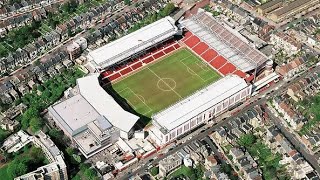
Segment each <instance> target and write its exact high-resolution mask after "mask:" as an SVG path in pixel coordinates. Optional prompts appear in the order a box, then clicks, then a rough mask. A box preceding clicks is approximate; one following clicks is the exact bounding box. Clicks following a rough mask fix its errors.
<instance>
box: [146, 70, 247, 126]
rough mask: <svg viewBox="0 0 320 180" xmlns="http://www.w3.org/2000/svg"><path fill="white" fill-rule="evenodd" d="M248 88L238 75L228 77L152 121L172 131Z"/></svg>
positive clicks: (156, 116) (164, 111)
mask: <svg viewBox="0 0 320 180" xmlns="http://www.w3.org/2000/svg"><path fill="white" fill-rule="evenodd" d="M246 87H248V85H247V83H246V82H245V80H243V79H242V78H240V77H239V76H236V75H228V76H226V77H224V78H222V79H220V80H219V81H217V82H215V83H213V84H211V85H209V86H208V87H206V88H204V89H202V90H200V91H198V92H196V93H195V94H193V95H191V96H189V97H188V98H185V99H184V100H182V101H180V102H178V103H176V104H174V105H173V106H171V107H169V108H167V109H165V110H163V111H161V112H159V113H158V114H156V115H154V116H153V117H152V119H153V121H156V122H157V123H158V124H159V125H160V126H162V127H164V128H166V129H167V130H168V131H170V130H172V129H174V128H176V127H178V126H180V125H181V124H183V123H185V122H187V121H188V120H190V119H192V118H193V117H195V116H197V115H198V114H200V113H201V112H203V111H205V110H207V109H209V108H211V107H212V106H214V105H216V104H218V103H220V102H221V101H223V100H224V99H226V98H228V97H230V96H232V95H234V94H235V93H237V92H239V91H241V90H242V89H244V88H246Z"/></svg>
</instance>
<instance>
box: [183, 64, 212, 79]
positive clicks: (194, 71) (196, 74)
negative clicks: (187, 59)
mask: <svg viewBox="0 0 320 180" xmlns="http://www.w3.org/2000/svg"><path fill="white" fill-rule="evenodd" d="M180 62H181V63H182V64H183V65H185V66H186V67H187V69H190V71H192V72H193V73H190V74H194V75H196V76H198V77H199V78H200V79H201V80H202V81H203V82H206V81H208V79H207V80H205V79H203V78H202V77H201V76H200V75H199V74H198V73H196V72H195V71H194V70H192V69H191V68H190V67H189V66H188V65H186V64H185V63H184V62H183V61H180Z"/></svg>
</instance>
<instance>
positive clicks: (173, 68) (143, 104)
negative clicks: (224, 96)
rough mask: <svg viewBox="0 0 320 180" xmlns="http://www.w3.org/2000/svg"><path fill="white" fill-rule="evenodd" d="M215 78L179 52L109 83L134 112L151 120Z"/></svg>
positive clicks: (188, 53)
mask: <svg viewBox="0 0 320 180" xmlns="http://www.w3.org/2000/svg"><path fill="white" fill-rule="evenodd" d="M219 78H220V75H219V74H218V73H217V72H216V71H214V70H213V69H212V68H210V67H209V66H208V65H207V64H205V63H204V62H203V61H202V60H201V59H199V57H197V56H196V55H195V54H193V53H192V52H191V51H190V50H188V49H186V48H183V49H180V50H177V51H175V52H173V53H172V54H170V55H168V56H166V57H164V58H162V59H161V60H158V61H157V62H156V63H154V64H151V65H146V66H145V67H143V69H141V70H139V71H138V72H136V73H134V74H132V75H129V76H128V77H125V78H124V79H121V80H120V81H117V82H115V83H113V84H112V88H113V90H114V91H116V92H117V93H118V95H120V96H121V97H122V98H124V99H125V100H126V101H127V103H128V104H129V105H130V106H131V107H132V108H133V109H134V110H135V111H136V112H138V113H140V114H142V115H144V116H147V117H151V116H152V115H153V114H154V113H157V112H159V111H161V110H163V109H165V108H167V107H169V106H170V105H172V104H174V103H176V102H177V101H179V100H181V99H184V98H185V97H187V96H189V95H191V94H192V93H194V92H196V91H197V90H199V89H202V88H204V87H205V86H207V85H209V84H211V83H213V82H215V81H217V80H218V79H219Z"/></svg>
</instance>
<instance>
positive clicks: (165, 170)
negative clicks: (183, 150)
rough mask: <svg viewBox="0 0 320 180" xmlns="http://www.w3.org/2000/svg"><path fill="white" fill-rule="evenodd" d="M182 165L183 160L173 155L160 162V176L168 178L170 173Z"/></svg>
mask: <svg viewBox="0 0 320 180" xmlns="http://www.w3.org/2000/svg"><path fill="white" fill-rule="evenodd" d="M181 165H182V159H181V157H180V156H179V155H177V154H173V155H170V156H168V157H166V158H164V159H162V160H161V161H160V162H159V176H161V177H166V176H167V175H168V174H169V173H170V172H172V171H173V170H175V169H177V168H178V167H180V166H181Z"/></svg>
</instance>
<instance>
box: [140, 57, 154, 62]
mask: <svg viewBox="0 0 320 180" xmlns="http://www.w3.org/2000/svg"><path fill="white" fill-rule="evenodd" d="M153 60H154V59H153V57H152V56H151V57H148V58H147V59H144V60H142V62H144V63H146V64H147V63H149V62H151V61H153Z"/></svg>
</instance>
